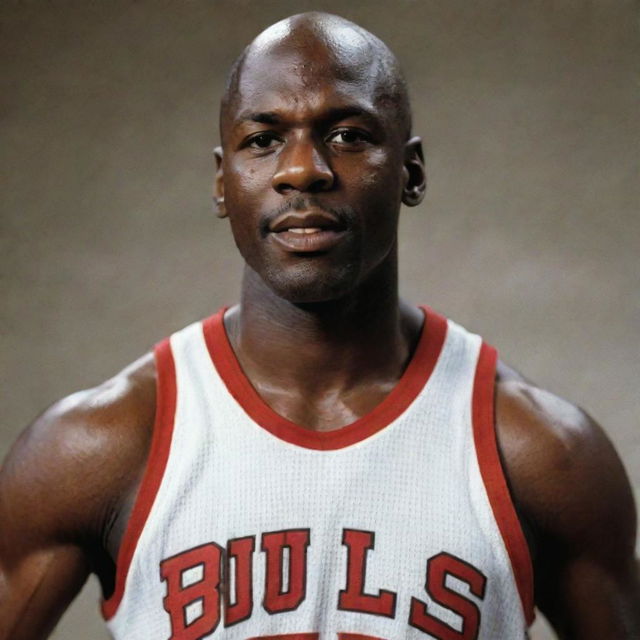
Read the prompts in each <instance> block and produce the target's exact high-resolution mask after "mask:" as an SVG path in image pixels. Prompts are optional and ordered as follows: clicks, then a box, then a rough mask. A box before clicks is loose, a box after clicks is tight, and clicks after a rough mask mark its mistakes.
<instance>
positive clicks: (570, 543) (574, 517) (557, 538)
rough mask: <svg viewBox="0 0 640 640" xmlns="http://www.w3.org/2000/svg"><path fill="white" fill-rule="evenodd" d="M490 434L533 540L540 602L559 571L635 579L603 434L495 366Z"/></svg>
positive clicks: (612, 459)
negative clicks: (586, 570) (494, 435)
mask: <svg viewBox="0 0 640 640" xmlns="http://www.w3.org/2000/svg"><path fill="white" fill-rule="evenodd" d="M496 430H497V438H498V444H499V449H500V453H501V456H502V459H503V463H504V467H505V472H506V475H507V480H508V483H509V486H510V489H511V492H512V495H513V498H514V502H515V503H516V507H517V509H518V511H519V514H520V516H521V519H522V520H523V522H524V524H525V526H527V527H528V528H529V530H530V532H532V534H533V536H532V537H533V540H534V542H535V545H534V548H533V549H532V551H533V556H534V558H533V559H534V566H535V570H536V574H537V575H536V589H537V590H538V593H539V597H542V598H544V593H545V591H546V590H547V585H545V584H544V582H545V580H547V579H549V580H551V579H557V578H558V576H557V575H555V576H552V574H554V573H556V574H557V571H559V570H560V567H576V566H582V567H585V566H590V567H598V568H599V570H602V571H604V572H605V573H606V574H607V575H616V576H618V577H620V576H622V575H623V574H625V575H626V574H627V572H628V571H634V570H635V569H633V567H634V566H635V565H634V563H633V556H634V547H635V542H636V540H635V538H636V513H635V505H634V500H633V495H632V492H631V487H630V484H629V480H628V478H627V476H626V473H625V471H624V468H623V466H622V463H621V461H620V458H619V457H618V454H617V453H616V451H615V449H614V447H613V445H612V444H611V442H610V440H609V438H608V437H607V436H606V434H605V432H604V431H603V429H602V428H601V427H600V426H599V425H598V424H597V423H596V422H595V421H594V420H593V419H592V418H591V417H590V416H589V415H588V414H587V413H586V412H585V411H583V410H582V409H580V408H579V407H577V406H575V405H573V404H571V403H570V402H567V401H566V400H563V399H562V398H559V397H558V396H556V395H554V394H553V393H550V392H549V391H545V390H543V389H540V388H539V387H537V386H536V385H534V384H532V383H531V382H528V381H527V380H525V379H524V378H523V377H522V376H520V375H519V374H517V373H516V372H515V371H513V370H511V369H509V368H508V367H506V366H505V365H504V364H501V363H500V364H499V365H498V370H497V375H496ZM550 567H552V568H550ZM620 579H622V578H620Z"/></svg>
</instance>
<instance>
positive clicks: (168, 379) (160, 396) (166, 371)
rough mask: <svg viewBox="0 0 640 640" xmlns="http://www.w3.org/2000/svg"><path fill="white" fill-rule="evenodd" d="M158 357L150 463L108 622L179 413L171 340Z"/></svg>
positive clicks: (107, 607)
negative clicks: (176, 415) (177, 412)
mask: <svg viewBox="0 0 640 640" xmlns="http://www.w3.org/2000/svg"><path fill="white" fill-rule="evenodd" d="M155 357H156V372H157V383H156V416H155V422H154V426H153V437H152V440H151V448H150V450H149V459H148V460H147V463H146V466H145V471H144V475H143V477H142V482H141V483H140V489H139V490H138V495H137V497H136V501H135V504H134V506H133V511H132V512H131V516H130V518H129V522H128V523H127V528H126V530H125V532H124V536H123V538H122V542H121V543H120V550H119V551H118V561H117V563H116V586H115V590H114V592H113V594H112V596H111V597H110V598H108V599H107V600H104V601H103V602H102V605H101V609H102V615H103V617H104V618H105V620H109V619H110V618H112V617H113V616H114V615H115V613H116V611H117V609H118V606H119V604H120V601H121V600H122V596H123V594H124V588H125V583H126V580H127V574H128V572H129V567H130V565H131V560H132V558H133V554H134V552H135V550H136V545H137V544H138V539H139V538H140V534H141V533H142V529H143V528H144V525H145V523H146V521H147V517H148V516H149V512H150V511H151V507H152V506H153V502H154V500H155V497H156V494H157V492H158V489H159V488H160V483H161V482H162V476H163V475H164V470H165V467H166V465H167V459H168V457H169V448H170V446H171V436H172V434H173V422H174V418H175V413H176V370H175V363H174V361H173V354H172V353H171V346H170V344H169V339H166V340H164V341H163V342H161V343H160V344H158V345H157V346H156V348H155Z"/></svg>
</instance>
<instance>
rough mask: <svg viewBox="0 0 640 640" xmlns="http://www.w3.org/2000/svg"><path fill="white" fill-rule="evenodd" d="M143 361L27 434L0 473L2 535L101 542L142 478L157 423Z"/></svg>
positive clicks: (149, 358)
mask: <svg viewBox="0 0 640 640" xmlns="http://www.w3.org/2000/svg"><path fill="white" fill-rule="evenodd" d="M155 379H156V369H155V363H154V358H153V355H152V354H147V355H145V356H143V357H142V358H140V359H139V360H137V361H136V362H134V363H133V364H132V365H130V366H129V367H127V368H126V369H124V370H123V371H121V372H120V373H119V374H117V375H116V376H114V377H113V378H111V379H109V380H107V381H106V382H104V383H103V384H101V385H99V386H97V387H95V388H92V389H87V390H84V391H80V392H78V393H75V394H73V395H71V396H69V397H67V398H64V399H63V400H60V401H59V402H57V403H56V404H54V405H53V406H52V407H50V408H49V409H48V410H47V411H45V412H44V413H43V414H42V415H41V416H40V417H38V418H37V419H36V420H35V421H34V423H33V424H32V425H31V426H30V427H28V428H27V429H26V430H25V431H24V432H23V434H22V435H21V437H20V438H19V439H18V441H17V442H16V443H15V445H14V446H13V448H12V450H11V451H10V453H9V455H8V456H7V459H6V460H5V462H4V464H3V466H2V470H1V472H0V514H1V515H2V519H3V521H4V523H5V526H4V527H3V529H6V530H13V531H14V532H17V531H20V529H23V528H26V527H25V525H26V524H27V523H28V525H29V530H30V535H31V537H33V538H35V539H37V538H39V537H40V536H41V535H42V536H48V537H55V538H58V539H61V540H62V539H66V540H68V541H69V542H75V541H77V540H78V539H83V540H86V539H87V538H92V537H94V536H99V535H101V534H102V531H103V530H104V527H105V523H106V521H107V520H108V519H109V518H110V517H112V515H113V512H114V511H115V510H117V508H118V503H119V501H120V500H121V499H122V498H123V496H124V494H125V493H126V492H127V490H128V488H129V487H131V486H132V485H133V484H135V483H136V480H137V478H138V476H139V475H140V474H141V473H142V470H143V467H144V463H145V460H146V457H147V454H148V449H149V444H150V440H151V435H152V431H153V422H154V415H155V394H156V392H155Z"/></svg>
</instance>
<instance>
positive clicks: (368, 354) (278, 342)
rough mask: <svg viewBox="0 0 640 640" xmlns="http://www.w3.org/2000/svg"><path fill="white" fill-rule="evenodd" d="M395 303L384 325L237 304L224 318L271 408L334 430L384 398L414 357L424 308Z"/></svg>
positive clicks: (242, 363)
mask: <svg viewBox="0 0 640 640" xmlns="http://www.w3.org/2000/svg"><path fill="white" fill-rule="evenodd" d="M396 309H397V316H396V317H395V318H391V319H389V318H386V319H385V318H384V317H380V316H378V318H377V320H378V324H377V325H376V323H372V322H370V323H369V326H364V325H366V324H367V322H366V320H365V321H364V322H362V316H360V319H361V322H360V323H358V325H357V326H358V327H359V329H358V330H353V324H351V326H349V325H350V322H349V320H344V321H343V322H342V323H341V322H338V323H335V324H334V327H333V328H331V327H328V326H326V325H323V324H322V323H318V322H316V324H315V326H313V325H312V326H311V327H310V326H309V322H307V320H308V318H305V319H302V320H301V319H299V318H298V319H296V318H290V319H289V320H287V321H285V322H278V321H277V320H276V318H275V317H274V316H273V315H271V317H269V318H268V321H267V322H261V321H255V317H253V314H251V313H249V314H246V313H243V312H245V311H246V310H245V309H243V308H241V307H236V308H234V309H231V310H230V311H229V312H227V314H226V315H225V318H224V326H225V328H226V332H227V336H228V339H229V343H230V346H231V348H232V350H233V352H234V355H235V359H236V361H237V364H238V366H239V368H240V369H241V370H242V373H243V375H244V376H245V377H246V379H247V380H248V382H249V383H250V384H251V386H252V387H253V389H254V390H255V392H256V393H257V395H258V396H259V398H260V400H261V401H262V402H263V403H264V404H265V405H266V406H267V407H269V409H270V410H272V411H273V412H275V413H276V414H277V415H279V416H281V417H282V418H285V419H287V420H288V421H290V422H292V423H295V424H296V425H299V426H301V427H304V428H306V429H310V430H313V431H332V430H336V429H339V428H341V427H344V426H346V425H350V424H352V423H354V422H356V421H358V420H359V419H361V418H364V417H365V416H366V415H368V414H369V413H371V412H372V411H373V410H374V409H375V408H376V407H377V406H378V405H380V404H381V403H382V402H384V400H385V398H387V396H388V395H389V394H390V393H391V392H392V391H393V389H394V388H395V387H396V385H397V384H398V383H399V381H400V380H401V378H402V376H403V374H404V372H405V370H406V368H407V366H408V364H409V362H410V361H411V358H412V355H413V353H414V351H415V348H416V346H417V343H418V339H419V336H420V332H421V328H422V324H423V321H424V316H423V313H422V311H420V310H419V309H416V308H414V307H409V306H406V307H405V305H401V306H399V307H398V306H396ZM247 315H248V316H249V317H247ZM260 315H262V314H260ZM276 317H277V316H276ZM365 318H366V316H365ZM262 319H264V316H263V317H262ZM262 319H261V320H262ZM315 320H317V318H316V319H315ZM380 320H387V322H386V323H384V324H383V323H380ZM389 320H391V321H389ZM345 325H347V326H346V327H345Z"/></svg>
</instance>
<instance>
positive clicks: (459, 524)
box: [103, 308, 533, 640]
mask: <svg viewBox="0 0 640 640" xmlns="http://www.w3.org/2000/svg"><path fill="white" fill-rule="evenodd" d="M424 313H425V323H424V326H423V329H422V334H421V337H420V340H419V343H418V345H417V348H416V351H415V353H414V355H413V357H412V359H411V362H410V364H409V366H408V367H407V369H406V371H405V373H404V374H403V376H402V378H401V379H400V381H399V382H398V384H397V386H396V387H395V388H394V389H393V391H392V392H391V393H390V394H389V395H388V396H387V397H386V398H385V400H384V401H383V402H382V403H381V404H379V405H378V406H377V407H376V408H375V409H373V410H372V411H371V412H370V413H369V414H367V415H365V416H363V417H362V418H360V419H359V420H357V421H356V422H354V423H353V424H350V425H347V426H345V427H342V428H339V429H336V430H334V431H329V432H314V431H311V430H309V429H306V428H303V427H301V426H299V425H297V424H294V423H293V422H290V421H289V420H286V419H285V418H283V417H282V416H280V415H278V414H276V413H275V412H274V411H273V410H272V409H271V408H270V407H269V406H268V405H267V404H266V403H265V402H264V401H263V400H262V399H261V398H260V396H259V395H258V394H257V392H256V391H255V389H254V388H253V387H252V386H251V383H250V382H249V380H248V379H247V378H246V377H245V375H244V373H243V371H242V369H241V367H240V365H239V363H238V361H237V359H236V357H235V355H234V352H233V350H232V348H231V345H230V343H229V340H228V338H227V336H226V333H225V329H224V324H223V315H224V310H223V311H221V312H219V313H218V314H217V315H215V316H213V317H211V318H209V319H207V320H205V321H204V322H199V323H196V324H193V325H191V326H189V327H187V328H186V329H184V330H182V331H180V332H178V333H176V334H174V335H173V336H171V338H170V339H169V340H166V341H165V342H163V343H161V344H160V345H159V346H158V347H157V348H156V362H157V370H158V395H157V397H158V399H157V412H156V424H155V431H154V436H153V442H152V446H151V451H150V457H149V461H148V463H147V468H146V472H145V475H144V478H143V481H142V484H141V488H140V490H139V493H138V497H137V499H136V504H135V506H134V510H133V513H132V515H131V518H130V521H129V523H128V527H127V531H126V533H125V536H124V539H123V542H122V545H121V549H120V553H119V557H118V562H117V575H116V588H115V592H114V594H113V596H112V597H111V598H109V600H107V601H105V602H104V603H103V614H104V616H105V618H106V619H107V624H108V627H109V629H110V630H111V633H112V634H113V637H114V638H116V639H117V640H169V639H171V640H197V639H201V638H213V639H218V638H224V639H228V640H249V639H251V640H258V639H262V640H402V639H411V640H433V639H436V640H473V639H480V640H511V639H517V640H522V639H523V638H525V637H526V629H527V626H528V624H530V623H531V622H532V620H533V596H532V569H531V561H530V558H529V553H528V550H527V545H526V543H525V539H524V536H523V533H522V530H521V528H520V525H519V522H518V518H517V516H516V513H515V510H514V507H513V505H512V502H511V499H510V497H509V492H508V489H507V485H506V482H505V478H504V476H503V473H502V470H501V466H500V461H499V457H498V451H497V446H496V439H495V431H494V416H493V393H494V378H495V363H496V353H495V350H494V349H493V348H492V347H489V346H487V345H486V344H483V343H482V341H481V340H480V338H479V337H478V336H475V335H472V334H470V333H467V332H466V331H465V330H464V329H462V328H460V327H459V326H457V325H456V324H454V323H452V322H450V321H447V320H445V319H444V318H442V317H441V316H439V315H438V314H436V313H434V312H433V311H431V310H430V309H426V308H425V309H424Z"/></svg>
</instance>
